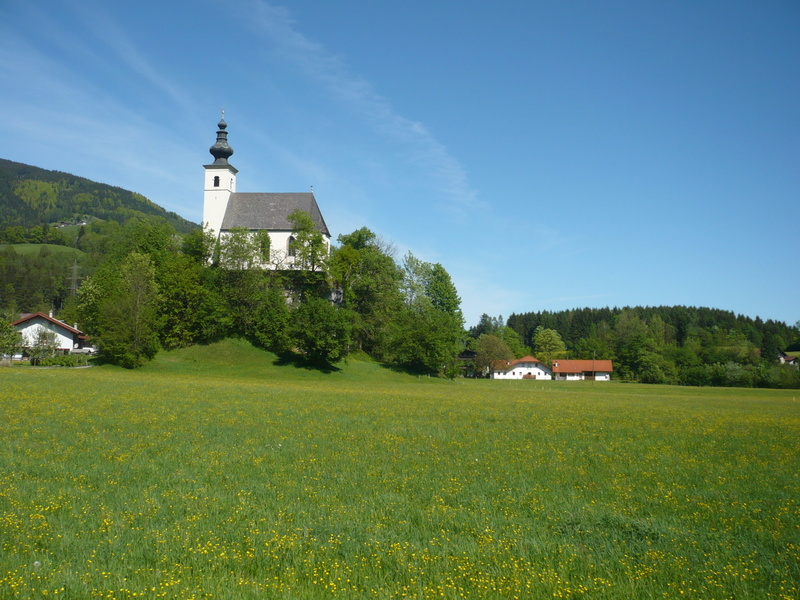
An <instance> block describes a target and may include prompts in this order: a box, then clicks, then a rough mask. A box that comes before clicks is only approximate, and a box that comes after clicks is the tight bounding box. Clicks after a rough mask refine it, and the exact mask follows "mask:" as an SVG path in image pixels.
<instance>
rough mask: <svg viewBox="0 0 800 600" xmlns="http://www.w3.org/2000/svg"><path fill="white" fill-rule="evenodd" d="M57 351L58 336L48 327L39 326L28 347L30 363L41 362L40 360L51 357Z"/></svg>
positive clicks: (36, 363)
mask: <svg viewBox="0 0 800 600" xmlns="http://www.w3.org/2000/svg"><path fill="white" fill-rule="evenodd" d="M56 352H58V337H57V336H56V334H55V333H54V332H52V331H50V330H49V329H45V328H44V327H39V328H38V329H37V331H36V337H34V339H33V344H32V345H31V347H30V348H28V356H29V357H30V362H31V364H32V365H38V364H41V362H42V361H45V360H47V359H48V358H52V357H53V356H55V355H56Z"/></svg>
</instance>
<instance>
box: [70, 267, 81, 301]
mask: <svg viewBox="0 0 800 600" xmlns="http://www.w3.org/2000/svg"><path fill="white" fill-rule="evenodd" d="M79 269H80V267H79V266H78V259H77V258H76V259H75V262H74V263H73V265H72V267H70V270H71V271H72V279H71V282H70V286H69V292H70V296H74V295H75V294H77V293H78V270H79Z"/></svg>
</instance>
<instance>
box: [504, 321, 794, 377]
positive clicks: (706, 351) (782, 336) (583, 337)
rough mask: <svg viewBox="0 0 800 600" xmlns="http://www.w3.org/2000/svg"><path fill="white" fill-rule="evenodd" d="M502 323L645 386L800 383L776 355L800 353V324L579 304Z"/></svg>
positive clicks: (524, 337)
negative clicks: (551, 339)
mask: <svg viewBox="0 0 800 600" xmlns="http://www.w3.org/2000/svg"><path fill="white" fill-rule="evenodd" d="M507 326H508V328H510V329H511V330H513V331H514V332H515V333H516V334H517V335H518V336H519V337H520V339H521V341H522V343H523V344H524V345H525V346H528V347H530V348H532V349H533V350H534V351H536V334H537V331H542V330H553V331H555V332H557V333H558V334H559V336H560V338H561V340H563V343H564V345H563V356H564V357H570V358H576V359H591V358H598V359H612V360H613V361H614V376H615V378H616V379H622V380H629V381H641V382H645V383H677V384H685V385H730V386H744V387H798V386H800V377H799V376H798V371H800V370H799V369H797V368H796V367H788V366H787V367H785V368H784V367H782V366H781V365H780V364H779V363H780V361H779V357H780V356H781V352H789V353H791V352H794V351H800V328H799V327H798V325H794V326H790V325H787V324H786V323H782V322H778V321H772V320H767V321H763V320H761V319H760V318H758V317H756V318H755V319H753V318H750V317H746V316H743V315H736V314H734V313H732V312H730V311H725V310H719V309H713V308H702V307H700V308H698V307H687V306H657V307H624V308H583V309H574V310H565V311H557V312H550V311H539V312H529V313H522V314H512V315H511V316H510V317H509V318H508V320H507Z"/></svg>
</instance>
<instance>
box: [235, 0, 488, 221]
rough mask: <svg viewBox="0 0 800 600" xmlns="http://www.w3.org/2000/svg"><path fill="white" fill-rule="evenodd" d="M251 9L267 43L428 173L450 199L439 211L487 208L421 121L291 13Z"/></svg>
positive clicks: (459, 214)
mask: <svg viewBox="0 0 800 600" xmlns="http://www.w3.org/2000/svg"><path fill="white" fill-rule="evenodd" d="M247 6H248V10H247V12H246V14H244V15H243V18H246V19H247V21H248V23H249V24H250V25H251V26H252V27H254V28H255V29H256V31H257V33H258V34H260V35H263V36H265V37H266V38H268V39H269V41H270V43H271V44H272V46H273V47H274V53H276V54H277V55H278V56H280V57H281V58H282V59H283V60H286V61H287V62H290V63H292V64H294V65H295V66H297V67H298V68H300V69H301V70H302V72H303V73H305V75H306V76H307V77H309V78H311V79H313V80H315V81H316V82H317V83H318V84H319V85H320V87H321V88H323V89H325V90H327V92H328V93H329V94H330V96H331V97H333V98H335V99H337V100H338V101H340V102H342V103H343V104H344V105H345V106H346V107H348V109H349V110H351V111H352V112H353V113H354V114H356V115H359V116H360V117H361V118H363V119H364V120H365V121H366V122H367V123H368V124H369V125H370V126H371V127H372V128H373V129H374V130H375V131H376V132H378V133H379V134H380V135H383V136H386V137H388V138H389V139H391V140H393V141H394V142H395V143H398V144H400V146H401V147H402V148H403V154H404V156H405V157H406V160H408V162H409V163H411V164H413V165H415V166H416V167H417V168H420V169H424V170H425V171H426V173H425V176H426V177H428V178H430V179H432V180H433V181H434V185H435V187H436V188H437V189H438V192H439V193H440V194H442V195H444V196H446V202H442V203H441V206H440V207H439V208H441V209H443V210H447V211H449V212H450V213H451V215H452V216H453V217H455V218H463V217H464V216H465V215H466V214H467V213H469V212H471V211H474V210H476V209H480V208H483V207H485V205H484V203H483V202H481V201H480V200H479V198H478V194H477V192H476V191H475V189H473V188H472V187H471V186H470V184H469V181H468V177H467V172H466V170H465V169H464V166H463V165H462V164H461V163H460V162H459V161H458V160H457V159H456V158H455V157H454V156H453V155H452V154H451V153H450V152H449V151H448V149H447V148H446V147H445V145H444V144H442V143H441V142H440V141H439V140H438V139H437V138H436V137H435V136H434V135H433V134H432V133H431V132H430V131H429V129H428V128H427V127H426V126H425V125H424V124H423V123H420V122H418V121H414V120H412V119H408V118H406V117H404V116H402V115H400V114H398V113H397V112H396V111H395V110H394V109H393V107H392V105H391V102H390V101H389V99H387V98H386V97H384V96H382V95H381V94H379V93H378V92H377V91H376V90H375V88H374V87H373V85H372V84H371V83H370V82H369V81H366V80H365V79H363V78H362V77H360V76H358V75H357V74H354V73H352V72H351V70H350V68H349V67H348V65H347V64H346V63H345V61H344V60H342V59H341V58H339V57H338V56H335V55H333V54H332V53H330V52H329V51H328V50H327V49H325V47H323V46H322V45H321V44H319V43H316V42H314V41H313V40H311V39H309V38H308V37H306V36H305V35H303V34H302V33H300V32H299V31H298V30H297V27H296V24H295V22H294V20H293V18H292V15H291V13H290V11H289V10H287V9H285V8H283V7H278V6H273V5H270V4H268V3H266V2H263V1H260V0H253V1H252V2H251V3H250V4H249V5H247Z"/></svg>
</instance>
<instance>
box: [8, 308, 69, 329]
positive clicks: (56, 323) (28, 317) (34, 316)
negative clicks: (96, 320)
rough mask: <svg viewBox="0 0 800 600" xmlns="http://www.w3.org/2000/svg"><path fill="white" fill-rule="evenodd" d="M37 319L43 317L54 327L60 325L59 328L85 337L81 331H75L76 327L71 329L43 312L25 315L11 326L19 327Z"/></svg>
mask: <svg viewBox="0 0 800 600" xmlns="http://www.w3.org/2000/svg"><path fill="white" fill-rule="evenodd" d="M36 317H42V318H43V319H44V320H45V321H50V322H51V323H53V324H54V325H58V326H59V327H63V328H64V329H66V330H67V331H69V332H71V333H77V334H78V335H83V332H82V331H79V330H77V329H75V328H74V327H70V326H69V325H67V324H66V323H64V322H63V321H59V320H58V319H54V318H53V317H51V316H50V315H46V314H44V313H43V312H38V313H31V314H27V315H24V316H23V317H22V318H21V319H17V320H16V321H14V322H13V323H11V325H19V324H20V323H24V322H25V321H31V320H33V319H35V318H36Z"/></svg>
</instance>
